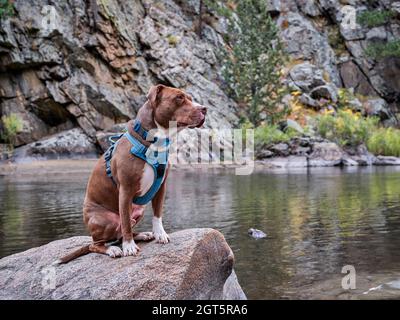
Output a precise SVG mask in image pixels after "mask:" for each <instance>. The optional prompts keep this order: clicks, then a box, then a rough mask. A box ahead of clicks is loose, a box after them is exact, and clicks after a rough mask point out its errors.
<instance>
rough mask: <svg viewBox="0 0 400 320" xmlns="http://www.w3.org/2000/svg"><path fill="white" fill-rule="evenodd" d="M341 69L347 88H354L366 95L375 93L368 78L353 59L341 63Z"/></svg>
mask: <svg viewBox="0 0 400 320" xmlns="http://www.w3.org/2000/svg"><path fill="white" fill-rule="evenodd" d="M339 69H340V75H341V77H342V80H343V85H344V86H345V88H349V89H354V92H355V93H359V94H362V95H366V96H368V95H373V94H374V93H375V90H374V89H373V88H372V86H371V84H370V83H369V81H368V78H367V77H366V76H365V74H364V73H363V72H362V71H361V69H360V68H359V67H358V66H357V65H356V64H355V63H354V62H353V61H351V60H349V61H347V62H345V63H342V64H340V67H339Z"/></svg>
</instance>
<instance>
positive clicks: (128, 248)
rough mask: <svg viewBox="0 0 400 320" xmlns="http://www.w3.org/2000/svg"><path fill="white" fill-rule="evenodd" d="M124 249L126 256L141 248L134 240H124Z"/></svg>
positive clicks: (135, 252)
mask: <svg viewBox="0 0 400 320" xmlns="http://www.w3.org/2000/svg"><path fill="white" fill-rule="evenodd" d="M122 251H123V254H124V256H125V257H127V256H134V255H136V254H137V253H138V251H140V248H139V247H138V246H137V245H136V243H135V241H134V240H131V241H123V242H122Z"/></svg>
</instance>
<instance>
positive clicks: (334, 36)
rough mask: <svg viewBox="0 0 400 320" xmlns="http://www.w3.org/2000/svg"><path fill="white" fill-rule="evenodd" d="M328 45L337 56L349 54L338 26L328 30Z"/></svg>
mask: <svg viewBox="0 0 400 320" xmlns="http://www.w3.org/2000/svg"><path fill="white" fill-rule="evenodd" d="M328 43H329V45H330V46H331V48H332V49H333V51H334V52H335V53H336V55H341V54H343V53H345V52H347V49H346V44H345V41H344V39H343V37H342V35H341V34H340V30H339V27H338V26H334V27H329V28H328Z"/></svg>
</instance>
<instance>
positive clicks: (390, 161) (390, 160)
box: [374, 156, 400, 166]
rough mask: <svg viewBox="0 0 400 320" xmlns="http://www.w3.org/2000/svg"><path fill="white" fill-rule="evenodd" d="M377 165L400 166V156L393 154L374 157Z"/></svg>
mask: <svg viewBox="0 0 400 320" xmlns="http://www.w3.org/2000/svg"><path fill="white" fill-rule="evenodd" d="M374 165H376V166H400V158H398V157H391V156H377V157H375V159H374Z"/></svg>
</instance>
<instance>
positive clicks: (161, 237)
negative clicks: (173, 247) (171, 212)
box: [153, 217, 169, 244]
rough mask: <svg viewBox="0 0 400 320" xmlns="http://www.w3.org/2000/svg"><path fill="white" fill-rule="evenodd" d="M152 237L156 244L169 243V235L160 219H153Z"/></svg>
mask: <svg viewBox="0 0 400 320" xmlns="http://www.w3.org/2000/svg"><path fill="white" fill-rule="evenodd" d="M153 235H154V238H155V239H156V241H157V242H158V243H164V244H165V243H168V242H169V235H168V234H167V233H166V232H165V230H164V227H163V225H162V220H161V218H157V217H153Z"/></svg>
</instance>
